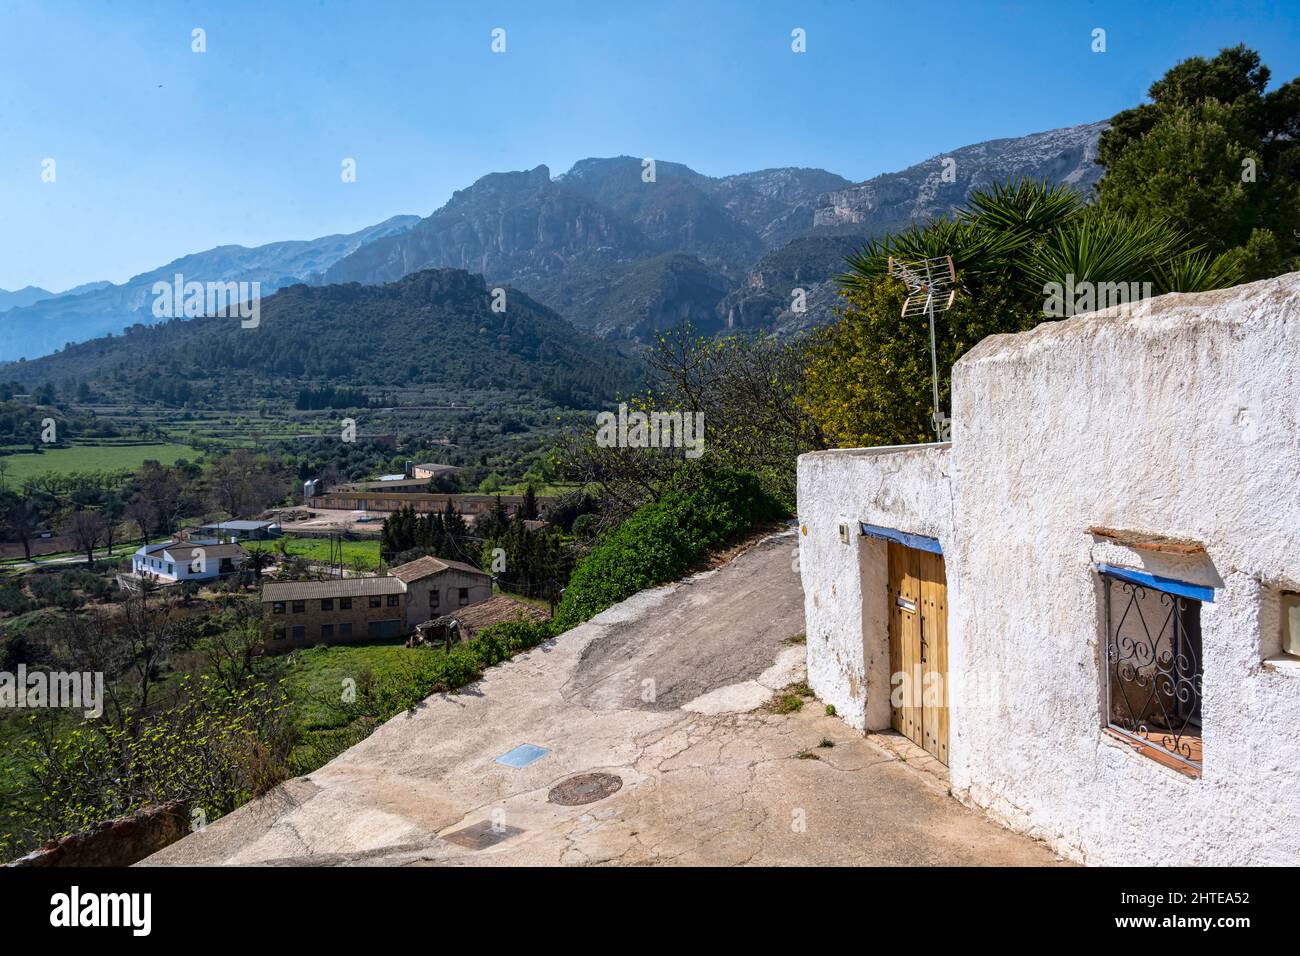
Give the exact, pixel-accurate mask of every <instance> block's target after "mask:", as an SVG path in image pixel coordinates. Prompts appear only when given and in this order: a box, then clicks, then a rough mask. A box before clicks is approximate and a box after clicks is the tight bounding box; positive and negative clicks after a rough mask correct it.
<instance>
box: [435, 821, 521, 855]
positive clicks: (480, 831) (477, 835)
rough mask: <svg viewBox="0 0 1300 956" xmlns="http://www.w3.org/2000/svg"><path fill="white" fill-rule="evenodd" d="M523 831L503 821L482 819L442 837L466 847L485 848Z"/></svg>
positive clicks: (472, 848)
mask: <svg viewBox="0 0 1300 956" xmlns="http://www.w3.org/2000/svg"><path fill="white" fill-rule="evenodd" d="M523 832H524V831H523V830H521V829H519V828H518V827H508V826H506V825H505V824H504V823H493V822H492V821H491V820H483V821H481V822H479V823H471V824H470V825H469V826H467V827H462V828H461V829H459V830H453V831H452V832H451V833H445V834H443V837H442V838H443V839H444V840H446V841H447V842H448V843H454V844H456V845H457V846H463V847H465V848H466V849H470V850H486V849H487V848H488V847H490V846H495V845H496V844H498V843H500V842H501V841H502V840H508V839H510V838H511V837H512V836H514V835H515V834H518V833H523Z"/></svg>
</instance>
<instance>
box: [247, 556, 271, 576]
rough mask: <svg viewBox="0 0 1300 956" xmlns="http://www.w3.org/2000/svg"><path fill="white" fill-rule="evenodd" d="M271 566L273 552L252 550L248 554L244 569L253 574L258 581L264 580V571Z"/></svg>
mask: <svg viewBox="0 0 1300 956" xmlns="http://www.w3.org/2000/svg"><path fill="white" fill-rule="evenodd" d="M270 564H271V552H270V551H267V550H266V549H264V548H252V549H250V550H249V552H248V557H247V558H246V559H245V561H244V567H246V568H248V569H249V570H251V571H252V572H253V577H254V578H256V579H257V580H259V581H260V580H261V579H262V571H264V570H265V569H266V568H267V567H268V566H270Z"/></svg>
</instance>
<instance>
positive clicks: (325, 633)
mask: <svg viewBox="0 0 1300 956" xmlns="http://www.w3.org/2000/svg"><path fill="white" fill-rule="evenodd" d="M333 636H334V625H333V624H322V625H321V626H320V639H321V640H322V641H328V640H329V639H330V638H331V637H333Z"/></svg>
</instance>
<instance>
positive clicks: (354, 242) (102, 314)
mask: <svg viewBox="0 0 1300 956" xmlns="http://www.w3.org/2000/svg"><path fill="white" fill-rule="evenodd" d="M418 221H419V218H418V217H417V216H394V217H392V218H391V219H387V220H385V221H384V222H381V223H379V224H378V225H374V226H370V227H368V228H366V229H362V230H361V231H359V232H354V233H351V234H350V235H332V236H323V237H321V238H320V239H311V240H301V241H290V242H273V243H269V244H267V245H264V246H255V247H253V248H251V249H250V248H248V247H246V246H217V247H216V248H215V249H209V250H207V251H206V252H196V253H194V254H192V255H188V256H183V257H181V258H180V259H177V260H175V261H174V262H169V263H168V264H167V265H165V266H161V267H159V268H157V269H154V270H152V271H150V272H145V273H142V274H140V275H138V276H134V277H133V278H131V279H128V280H127V281H126V282H124V283H122V284H121V285H113V284H111V283H107V282H105V283H92V284H91V286H90V287H88V288H85V287H83V288H85V291H81V292H80V293H79V294H78V290H69V292H68V293H64V294H62V295H59V296H57V297H49V298H41V299H39V300H38V301H35V302H33V303H32V304H29V305H24V306H20V307H15V308H12V309H10V310H9V311H7V312H0V359H4V360H8V359H17V358H32V357H35V356H38V355H44V354H46V353H49V352H52V351H54V350H55V349H57V348H61V347H62V346H63V345H65V344H66V343H68V342H81V341H84V340H86V339H90V338H94V337H96V336H100V335H105V334H108V333H119V332H121V331H122V330H123V329H124V328H126V327H127V326H130V325H134V324H135V323H143V324H145V325H152V324H153V323H155V322H157V321H159V320H158V319H156V318H155V317H154V315H153V309H152V307H153V301H154V295H153V284H154V283H155V282H157V281H160V280H161V281H166V282H171V281H173V278H174V277H175V275H176V274H177V273H180V274H181V275H183V276H184V278H185V281H186V282H190V281H196V282H216V281H223V282H224V281H247V282H260V283H262V287H261V288H262V294H263V295H269V294H270V293H272V292H274V291H275V290H276V289H279V288H282V287H283V286H286V285H292V284H294V283H299V282H305V283H309V284H315V283H319V282H320V279H321V274H322V273H323V272H324V271H325V270H326V269H328V268H329V267H330V266H331V265H333V264H334V263H335V262H337V261H338V260H339V259H341V258H343V257H344V256H346V255H348V254H349V253H351V252H354V251H356V250H357V249H359V248H361V247H363V246H364V245H365V244H366V243H369V242H374V241H375V240H377V239H382V238H384V237H386V236H391V235H394V234H395V233H399V232H403V231H405V230H406V229H409V228H411V226H413V225H415V224H416V223H417V222H418Z"/></svg>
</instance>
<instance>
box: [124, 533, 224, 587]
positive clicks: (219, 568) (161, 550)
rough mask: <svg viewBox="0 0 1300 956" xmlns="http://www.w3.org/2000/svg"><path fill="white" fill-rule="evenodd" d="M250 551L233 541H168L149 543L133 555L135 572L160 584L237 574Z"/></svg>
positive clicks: (209, 579)
mask: <svg viewBox="0 0 1300 956" xmlns="http://www.w3.org/2000/svg"><path fill="white" fill-rule="evenodd" d="M247 557H248V552H247V551H245V550H244V549H243V548H242V547H240V546H239V545H238V544H235V543H233V542H217V541H202V540H190V541H164V542H162V543H161V544H146V545H144V546H142V547H140V548H138V549H137V550H136V552H135V554H133V555H132V556H131V573H132V574H133V575H135V576H136V577H142V578H144V577H147V578H150V579H152V580H154V581H156V582H157V583H159V584H177V583H179V582H181V581H214V580H216V579H217V578H219V577H221V576H222V575H225V574H234V573H235V572H236V571H238V570H239V569H240V568H241V567H242V566H243V563H244V560H245V559H246V558H247Z"/></svg>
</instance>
